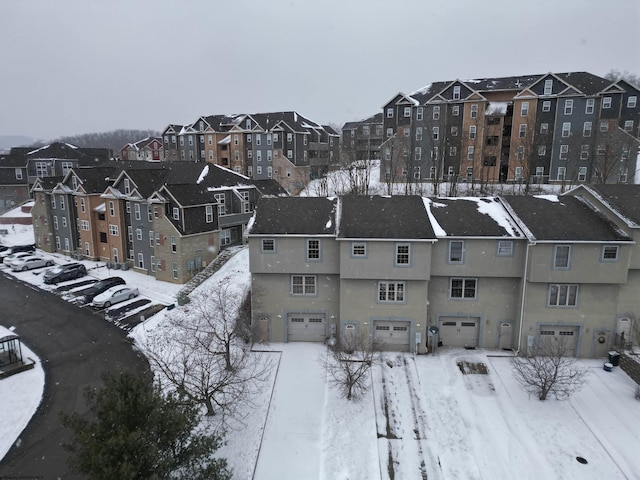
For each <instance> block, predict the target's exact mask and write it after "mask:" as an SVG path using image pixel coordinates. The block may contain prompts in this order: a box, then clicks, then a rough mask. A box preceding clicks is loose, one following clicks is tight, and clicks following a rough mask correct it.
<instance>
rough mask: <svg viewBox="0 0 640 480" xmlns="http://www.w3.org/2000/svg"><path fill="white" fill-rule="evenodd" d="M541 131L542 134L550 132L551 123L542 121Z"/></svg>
mask: <svg viewBox="0 0 640 480" xmlns="http://www.w3.org/2000/svg"><path fill="white" fill-rule="evenodd" d="M540 133H541V134H542V135H546V134H547V133H549V124H548V123H541V124H540Z"/></svg>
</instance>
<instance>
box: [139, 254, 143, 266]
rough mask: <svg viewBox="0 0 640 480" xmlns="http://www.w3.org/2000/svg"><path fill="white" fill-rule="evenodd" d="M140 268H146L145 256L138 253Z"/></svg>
mask: <svg viewBox="0 0 640 480" xmlns="http://www.w3.org/2000/svg"><path fill="white" fill-rule="evenodd" d="M138 268H144V254H142V253H138Z"/></svg>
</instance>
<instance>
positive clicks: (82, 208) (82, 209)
mask: <svg viewBox="0 0 640 480" xmlns="http://www.w3.org/2000/svg"><path fill="white" fill-rule="evenodd" d="M80 211H81V212H86V211H87V206H86V202H85V200H84V198H81V199H80Z"/></svg>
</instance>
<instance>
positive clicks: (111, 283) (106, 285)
mask: <svg viewBox="0 0 640 480" xmlns="http://www.w3.org/2000/svg"><path fill="white" fill-rule="evenodd" d="M125 283H126V282H125V281H124V279H122V278H120V277H109V278H103V279H102V280H99V281H97V282H96V283H94V284H93V285H91V286H90V287H89V288H87V289H86V290H83V291H82V292H81V294H83V295H84V300H85V302H87V303H89V302H90V301H92V300H93V299H94V298H95V297H97V296H98V295H100V294H101V293H102V292H104V291H106V290H108V289H110V288H111V287H115V286H117V285H124V284H125Z"/></svg>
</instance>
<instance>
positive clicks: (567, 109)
mask: <svg viewBox="0 0 640 480" xmlns="http://www.w3.org/2000/svg"><path fill="white" fill-rule="evenodd" d="M572 113H573V100H565V101H564V114H565V115H571V114H572Z"/></svg>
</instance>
